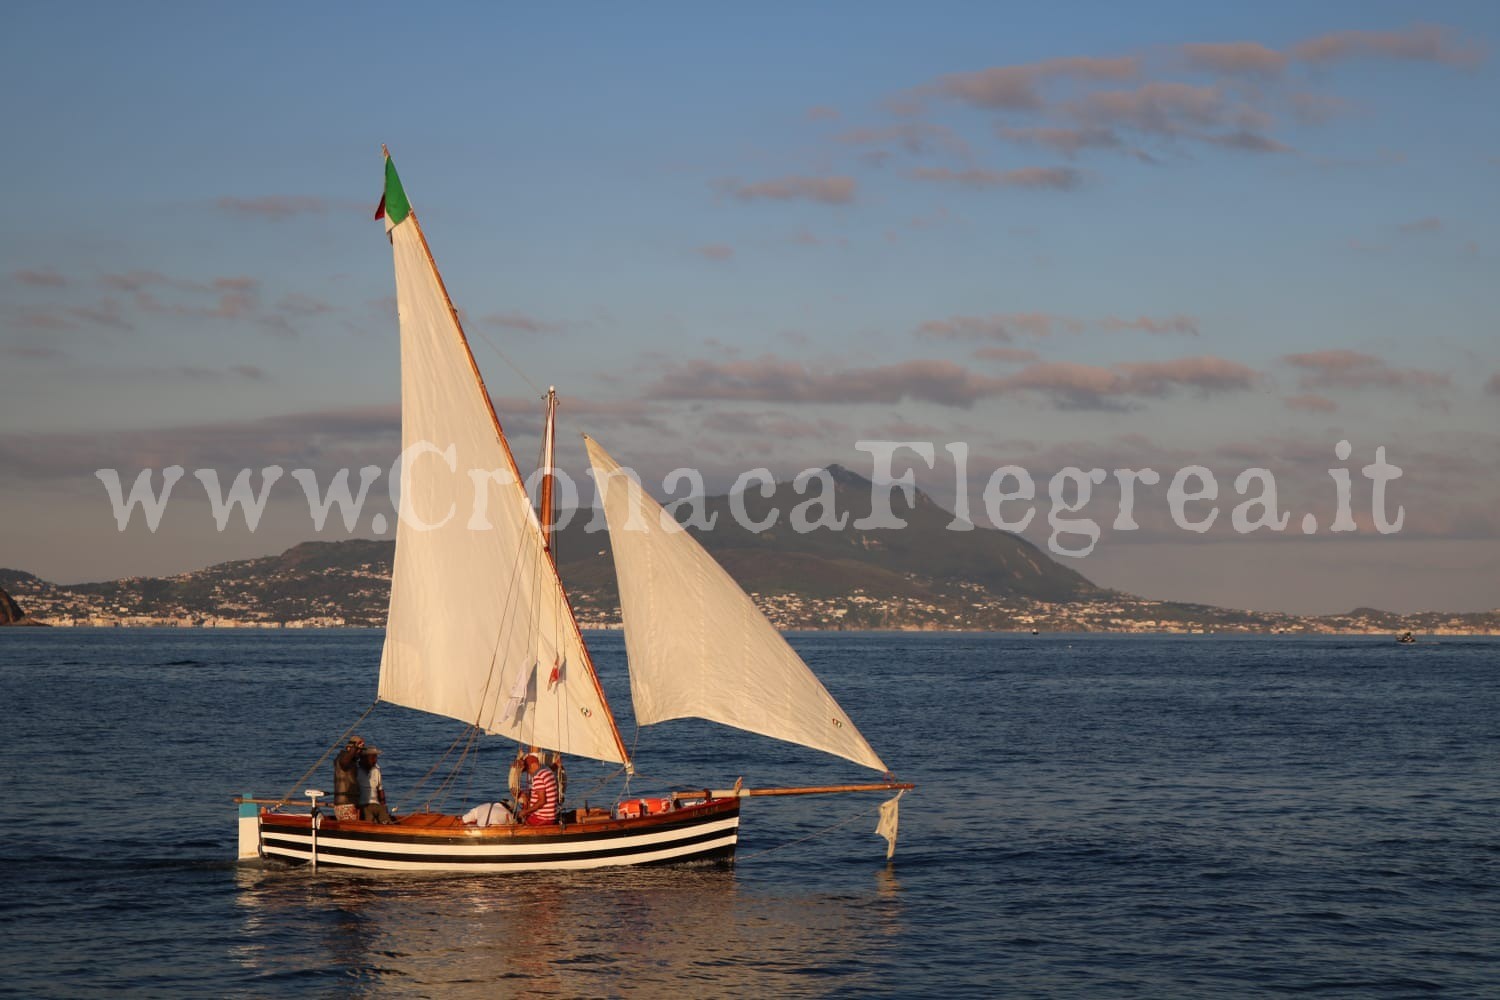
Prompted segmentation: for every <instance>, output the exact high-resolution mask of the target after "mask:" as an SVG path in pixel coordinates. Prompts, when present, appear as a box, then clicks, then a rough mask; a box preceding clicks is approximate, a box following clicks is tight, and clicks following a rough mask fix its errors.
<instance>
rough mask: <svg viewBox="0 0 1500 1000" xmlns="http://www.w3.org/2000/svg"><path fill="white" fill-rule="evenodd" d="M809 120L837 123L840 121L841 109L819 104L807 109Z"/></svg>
mask: <svg viewBox="0 0 1500 1000" xmlns="http://www.w3.org/2000/svg"><path fill="white" fill-rule="evenodd" d="M807 120H808V121H810V122H835V121H838V120H839V109H838V108H834V107H829V106H828V105H826V104H819V105H816V106H814V107H811V108H808V109H807Z"/></svg>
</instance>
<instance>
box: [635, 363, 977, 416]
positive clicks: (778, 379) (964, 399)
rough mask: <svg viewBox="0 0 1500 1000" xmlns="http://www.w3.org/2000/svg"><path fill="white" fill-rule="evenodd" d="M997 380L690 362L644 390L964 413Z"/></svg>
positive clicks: (920, 367) (918, 366)
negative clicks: (914, 405) (913, 403)
mask: <svg viewBox="0 0 1500 1000" xmlns="http://www.w3.org/2000/svg"><path fill="white" fill-rule="evenodd" d="M1000 387H1001V386H1000V380H998V379H993V378H987V377H985V376H981V375H975V374H974V373H972V372H970V371H968V370H967V369H965V368H963V367H961V366H959V365H956V364H953V363H951V362H948V361H905V362H901V363H899V364H894V365H883V366H879V367H875V368H853V369H846V370H843V371H819V370H815V369H811V368H808V367H807V366H806V365H803V364H801V363H800V362H795V361H783V360H780V359H778V358H774V357H769V356H767V357H763V358H760V359H759V360H755V361H731V362H722V363H721V362H711V361H689V362H687V363H685V364H682V365H679V366H677V367H676V368H675V369H672V370H669V371H667V372H666V373H665V374H664V375H663V376H662V377H661V378H660V379H659V380H658V381H657V383H656V384H655V385H654V386H652V387H651V388H650V389H649V390H648V395H650V396H653V397H657V398H664V399H736V400H754V401H757V402H766V403H896V402H899V401H900V400H902V399H915V400H922V401H926V402H931V403H938V404H940V405H943V406H960V407H967V406H970V405H972V404H973V403H974V402H975V401H976V400H978V399H980V398H982V397H984V396H988V395H992V394H994V393H995V392H997V391H999V389H1000Z"/></svg>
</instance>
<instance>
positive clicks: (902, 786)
mask: <svg viewBox="0 0 1500 1000" xmlns="http://www.w3.org/2000/svg"><path fill="white" fill-rule="evenodd" d="M916 787H917V786H916V785H913V784H911V783H910V782H905V781H882V782H879V783H877V784H873V785H807V786H803V787H800V788H720V789H711V788H705V789H703V790H702V791H691V792H673V793H672V798H674V799H696V798H704V797H707V798H714V799H733V798H741V799H743V798H749V797H751V796H755V795H836V794H839V793H841V792H909V791H911V790H912V789H913V788H916Z"/></svg>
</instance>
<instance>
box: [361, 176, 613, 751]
mask: <svg viewBox="0 0 1500 1000" xmlns="http://www.w3.org/2000/svg"><path fill="white" fill-rule="evenodd" d="M394 176H395V175H394V168H388V172H387V202H390V203H395V202H396V201H397V199H396V197H395V196H393V194H392V191H393V189H392V184H393V183H394V184H395V185H396V187H395V188H394V191H395V193H396V194H397V195H399V202H400V203H401V205H402V207H403V208H404V207H405V206H404V201H405V196H404V194H401V193H400V188H399V183H400V182H399V181H395V180H393V178H394ZM385 204H386V202H383V203H382V205H383V206H384V205H385ZM390 235H391V245H392V248H393V249H394V251H395V263H396V300H397V306H398V310H399V313H400V324H401V445H402V451H403V459H404V465H405V470H404V474H403V478H402V483H401V507H402V511H401V517H400V519H399V522H398V527H397V530H396V556H395V567H394V572H393V578H392V580H391V604H390V613H389V617H388V619H387V624H386V638H385V648H384V651H383V653H382V656H381V662H380V688H379V696H380V698H381V699H382V700H385V701H389V702H393V703H395V704H398V705H406V706H408V707H411V708H416V709H421V710H423V711H426V712H434V713H436V714H439V715H446V716H450V717H452V718H455V719H458V720H460V721H462V722H466V723H470V724H473V725H477V726H479V727H481V728H482V729H484V730H485V731H487V732H490V733H495V734H501V735H505V736H509V737H512V738H514V739H516V740H518V741H520V742H522V743H527V744H536V745H538V746H542V747H548V748H551V749H556V750H561V751H563V752H564V753H568V754H576V755H580V756H584V757H591V758H594V759H596V760H603V761H612V762H618V763H625V762H626V761H627V759H628V755H627V754H626V753H625V750H624V746H623V745H622V743H621V741H620V738H619V733H618V731H617V730H616V728H615V723H614V719H613V716H612V715H611V714H610V711H609V708H608V706H607V705H606V703H605V702H604V700H603V695H602V693H601V692H600V690H599V686H598V682H597V679H596V678H595V676H594V674H593V670H592V665H591V664H590V663H589V659H588V653H587V651H586V650H585V649H584V646H583V640H582V638H581V636H580V635H579V632H578V627H577V624H576V623H575V622H574V620H573V616H572V612H571V610H570V609H569V607H568V602H567V599H566V597H565V595H564V593H563V590H562V585H561V583H560V582H559V581H558V579H557V574H556V571H555V570H554V569H553V568H552V566H551V563H550V562H549V560H548V559H547V557H546V555H545V554H544V552H543V550H542V537H541V531H540V527H539V525H538V524H537V521H536V517H535V514H534V513H533V511H532V510H531V507H530V504H529V502H528V500H527V497H526V493H525V490H524V488H523V487H522V485H521V484H520V482H519V481H518V477H517V472H516V466H515V461H514V459H513V458H512V456H511V454H510V449H509V447H508V446H507V445H506V443H505V440H504V437H503V435H502V434H501V431H500V427H499V424H498V422H497V421H496V420H495V418H494V414H493V410H492V409H491V407H490V403H489V400H488V399H487V397H486V394H485V390H484V388H483V385H482V383H481V382H480V380H479V376H478V372H477V370H476V369H475V367H474V362H473V358H472V356H471V355H470V353H469V348H468V344H467V342H466V341H465V339H464V336H463V331H462V330H461V328H460V327H459V324H458V320H457V318H456V317H455V315H454V313H453V308H452V305H451V303H450V302H449V300H448V295H447V292H446V290H445V289H444V288H443V284H442V280H441V278H440V277H439V276H438V273H437V270H436V268H435V266H434V265H433V263H432V258H431V255H430V253H429V252H428V249H427V246H426V243H425V241H424V239H423V237H422V233H421V229H420V227H419V226H418V225H417V223H416V218H415V216H412V215H410V214H406V213H404V214H402V215H401V217H400V218H391V221H390ZM471 470H473V471H471ZM491 474H493V476H494V477H495V480H498V481H491V480H490V479H489V478H488V477H489V476H490V475H491ZM480 483H484V485H483V487H481V486H480V485H479V484H480ZM481 497H482V499H481Z"/></svg>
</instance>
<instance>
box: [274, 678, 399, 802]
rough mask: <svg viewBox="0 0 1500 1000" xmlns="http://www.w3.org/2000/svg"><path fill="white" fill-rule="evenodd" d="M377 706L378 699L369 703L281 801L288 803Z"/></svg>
mask: <svg viewBox="0 0 1500 1000" xmlns="http://www.w3.org/2000/svg"><path fill="white" fill-rule="evenodd" d="M379 704H380V699H379V698H376V699H375V700H374V701H373V702H371V703H370V707H369V708H367V709H365V712H364V715H361V716H360V717H359V718H357V719H355V720H354V724H353V725H351V726H350V727H349V728H348V729H346V730H344V735H342V736H340V737H339V738H338V739H336V740H334V741H333V746H330V747H329V748H328V749H327V750H324V751H323V756H321V757H319V758H318V759H317V761H316V762H315V763H314V764H313V766H312V767H310V768H308V769H307V771H306V772H305V773H303V775H302V777H300V778H298V779H297V780H296V782H294V783H293V784H292V787H291V789H290V790H288V791H287V793H286V794H285V795H283V796H282V797H281V801H282V802H290V801H291V800H292V798H293V797H294V796H295V795H296V794H297V786H298V785H301V784H305V783H306V782H307V779H308V778H311V777H312V775H313V772H314V771H316V770H317V769H318V768H320V767H322V766H323V762H324V761H325V760H327V759H328V755H329V754H331V753H333V751H334V748H335V747H339V746H342V745H343V744H344V742H345V741H346V740H348V739H349V735H350V734H351V733H353V732H354V730H356V729H358V728H359V724H360V723H361V722H364V721H365V719H366V718H368V717H369V715H370V713H371V712H373V711H375V706H376V705H379Z"/></svg>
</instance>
